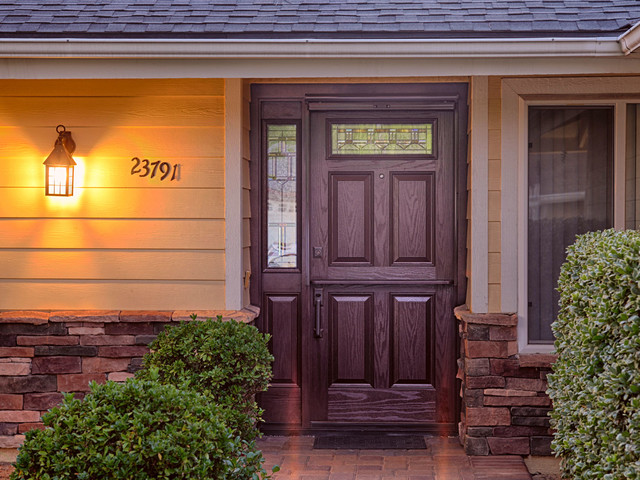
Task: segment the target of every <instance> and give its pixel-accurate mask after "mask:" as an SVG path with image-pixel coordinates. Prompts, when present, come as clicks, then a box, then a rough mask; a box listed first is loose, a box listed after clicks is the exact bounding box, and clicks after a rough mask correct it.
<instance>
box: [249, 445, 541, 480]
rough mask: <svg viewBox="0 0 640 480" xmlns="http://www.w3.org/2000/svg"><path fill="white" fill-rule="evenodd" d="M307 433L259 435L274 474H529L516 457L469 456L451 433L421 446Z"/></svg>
mask: <svg viewBox="0 0 640 480" xmlns="http://www.w3.org/2000/svg"><path fill="white" fill-rule="evenodd" d="M313 440H314V439H313V437H269V436H265V437H263V438H262V439H261V440H259V442H258V444H259V447H260V448H261V449H262V452H263V455H264V457H265V460H266V462H265V466H266V468H267V471H268V472H270V471H271V467H272V466H273V465H279V466H280V471H279V472H278V473H276V474H274V475H273V479H274V480H353V479H358V480H383V479H398V480H494V479H495V480H531V475H529V472H528V471H527V468H526V467H525V465H524V462H523V460H522V458H521V457H518V456H494V457H469V456H467V455H465V453H464V451H463V450H462V447H461V446H460V444H459V443H458V439H457V438H443V437H426V440H427V449H426V450H314V449H313V448H312V447H313Z"/></svg>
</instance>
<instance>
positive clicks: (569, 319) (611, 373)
mask: <svg viewBox="0 0 640 480" xmlns="http://www.w3.org/2000/svg"><path fill="white" fill-rule="evenodd" d="M559 290H560V295H561V297H560V312H559V315H558V319H557V321H556V322H555V323H554V324H553V332H554V334H555V336H556V342H555V347H556V351H557V353H558V360H557V362H556V363H555V365H554V367H553V374H551V375H549V395H550V396H551V398H552V399H553V411H552V413H551V417H552V423H553V426H554V427H555V429H556V434H555V438H554V441H553V444H552V446H553V448H554V450H555V452H556V454H557V455H559V456H561V457H562V470H563V474H564V476H565V477H566V478H572V479H596V478H597V479H605V480H617V479H623V478H624V479H638V478H640V232H636V231H625V232H617V231H614V230H606V231H604V232H592V233H588V234H586V235H583V236H581V237H578V239H577V241H576V242H575V244H574V245H572V246H571V247H569V249H568V255H567V260H566V263H565V264H564V265H563V266H562V270H561V273H560V280H559Z"/></svg>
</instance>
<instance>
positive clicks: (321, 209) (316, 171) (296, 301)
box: [252, 85, 466, 431]
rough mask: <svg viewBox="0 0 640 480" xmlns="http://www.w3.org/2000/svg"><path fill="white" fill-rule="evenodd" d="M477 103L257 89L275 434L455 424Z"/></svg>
mask: <svg viewBox="0 0 640 480" xmlns="http://www.w3.org/2000/svg"><path fill="white" fill-rule="evenodd" d="M292 94H293V95H292ZM292 96H293V98H292ZM464 108H466V88H464V86H460V85H448V86H447V85H439V86H429V85H420V86H416V85H406V86H399V85H394V86H384V85H369V86H366V87H365V86H332V87H320V86H314V87H311V86H259V87H254V89H253V94H252V114H253V119H252V120H253V121H252V139H253V149H252V159H254V160H253V168H252V189H253V192H252V195H253V197H252V207H253V210H252V211H253V212H254V214H253V215H252V246H257V247H259V248H253V250H252V251H253V258H252V261H253V263H252V266H253V270H254V272H260V273H259V278H258V279H257V281H256V282H254V285H253V286H252V300H253V303H258V301H257V300H258V299H259V301H260V302H261V305H260V306H261V308H262V313H261V315H260V319H259V327H260V328H261V330H262V331H264V332H267V333H269V334H271V335H272V341H271V348H272V351H273V353H274V356H275V358H276V360H275V363H274V379H273V382H272V386H271V388H270V389H269V391H268V392H267V393H265V394H264V395H262V397H261V399H260V401H261V403H262V406H263V408H265V420H266V422H267V423H266V427H265V428H266V429H270V430H272V431H320V430H336V429H337V430H348V429H363V428H365V429H379V430H391V431H401V430H405V429H411V430H422V431H435V430H438V431H449V430H452V429H453V428H454V426H455V424H456V423H457V413H456V398H457V391H456V379H455V374H456V372H455V359H456V350H457V349H456V325H455V319H454V317H453V308H454V307H455V306H456V305H457V304H458V303H459V302H460V297H461V295H463V293H464V292H461V288H462V287H463V283H464V281H463V278H464V276H463V275H464V272H463V271H462V270H461V268H460V262H461V257H463V256H464V255H463V252H464V250H463V249H462V248H460V247H461V245H460V241H461V238H463V231H461V230H464V228H463V225H464V224H463V222H462V221H461V218H460V215H461V213H463V206H462V205H461V204H460V201H461V199H462V198H463V196H461V194H460V190H461V188H460V187H461V185H462V186H464V183H462V182H464V178H463V177H464V175H463V174H462V172H461V169H460V159H461V158H464V155H461V153H462V152H461V149H463V148H464V146H465V142H466V113H465V116H464V119H463V118H462V116H461V114H460V110H461V109H464ZM461 128H464V130H462V131H461ZM463 132H464V134H463ZM465 153H466V152H465ZM462 219H464V215H462ZM462 245H464V242H463V243H462Z"/></svg>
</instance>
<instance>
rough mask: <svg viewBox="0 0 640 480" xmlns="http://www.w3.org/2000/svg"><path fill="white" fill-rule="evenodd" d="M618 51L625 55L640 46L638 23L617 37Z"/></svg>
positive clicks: (639, 26)
mask: <svg viewBox="0 0 640 480" xmlns="http://www.w3.org/2000/svg"><path fill="white" fill-rule="evenodd" d="M618 42H619V43H620V49H621V50H622V53H624V54H625V55H629V54H630V53H632V52H633V51H634V50H635V49H636V48H638V46H640V22H638V23H636V24H635V25H634V26H633V27H631V28H630V29H629V30H627V31H626V32H624V33H623V34H622V35H620V36H619V37H618Z"/></svg>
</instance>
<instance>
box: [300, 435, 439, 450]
mask: <svg viewBox="0 0 640 480" xmlns="http://www.w3.org/2000/svg"><path fill="white" fill-rule="evenodd" d="M313 448H316V449H322V450H327V449H330V450H423V449H426V448H427V445H426V443H425V441H424V437H423V436H421V435H385V434H370V433H366V434H349V435H347V434H343V435H318V436H316V440H315V442H314V443H313Z"/></svg>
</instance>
